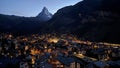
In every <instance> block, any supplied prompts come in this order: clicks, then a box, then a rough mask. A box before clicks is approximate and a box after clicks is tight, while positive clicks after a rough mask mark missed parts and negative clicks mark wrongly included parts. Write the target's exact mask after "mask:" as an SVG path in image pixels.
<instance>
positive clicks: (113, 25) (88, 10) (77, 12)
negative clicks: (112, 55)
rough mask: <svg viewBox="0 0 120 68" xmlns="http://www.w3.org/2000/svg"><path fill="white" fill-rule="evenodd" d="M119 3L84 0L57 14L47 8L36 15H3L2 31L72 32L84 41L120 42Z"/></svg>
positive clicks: (60, 10) (1, 21) (0, 19)
mask: <svg viewBox="0 0 120 68" xmlns="http://www.w3.org/2000/svg"><path fill="white" fill-rule="evenodd" d="M119 6H120V0H83V1H81V2H79V3H77V4H75V5H73V6H66V7H64V8H61V9H59V10H58V11H57V12H56V13H55V14H54V15H53V16H52V14H51V13H49V11H48V10H47V9H46V7H44V8H43V10H42V12H41V13H40V14H38V16H36V17H32V18H25V17H17V16H6V15H0V31H4V30H7V29H9V30H10V31H13V32H14V31H18V32H25V31H26V32H44V33H53V32H56V33H58V34H63V33H71V34H74V35H76V36H78V37H79V38H80V39H82V40H90V41H99V42H100V41H104V42H113V43H120V41H119V40H120V30H119V29H120V7H119ZM41 21H42V22H41ZM43 21H44V23H43ZM11 25H12V27H11Z"/></svg>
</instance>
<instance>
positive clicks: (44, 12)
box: [37, 7, 52, 21]
mask: <svg viewBox="0 0 120 68" xmlns="http://www.w3.org/2000/svg"><path fill="white" fill-rule="evenodd" d="M37 18H39V19H41V20H43V21H48V20H50V19H51V18H52V14H51V13H50V12H49V11H48V9H47V8H46V7H43V9H42V11H41V12H40V13H39V14H38V15H37Z"/></svg>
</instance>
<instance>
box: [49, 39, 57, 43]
mask: <svg viewBox="0 0 120 68" xmlns="http://www.w3.org/2000/svg"><path fill="white" fill-rule="evenodd" d="M58 41H59V39H57V38H52V39H49V42H53V43H57V42H58Z"/></svg>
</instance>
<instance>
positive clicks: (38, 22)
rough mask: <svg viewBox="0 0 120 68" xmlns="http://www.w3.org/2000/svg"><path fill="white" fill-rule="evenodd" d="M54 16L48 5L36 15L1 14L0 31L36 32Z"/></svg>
mask: <svg viewBox="0 0 120 68" xmlns="http://www.w3.org/2000/svg"><path fill="white" fill-rule="evenodd" d="M51 17H52V14H50V13H49V11H48V10H47V8H46V7H44V8H43V10H42V12H41V13H40V14H39V15H38V16H36V17H20V16H15V15H4V14H0V32H15V33H17V32H18V33H23V34H24V33H36V32H40V30H41V27H42V26H43V24H45V22H46V21H48V20H49V19H50V18H51Z"/></svg>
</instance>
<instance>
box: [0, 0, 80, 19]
mask: <svg viewBox="0 0 120 68" xmlns="http://www.w3.org/2000/svg"><path fill="white" fill-rule="evenodd" d="M80 1H81V0H0V14H8V15H18V16H27V17H29V16H36V15H37V14H38V13H40V12H41V10H42V8H43V7H44V6H46V7H47V8H48V10H49V11H50V12H51V13H53V14H54V13H55V12H56V11H57V10H58V9H60V8H62V7H64V6H69V5H74V4H76V3H78V2H80Z"/></svg>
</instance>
